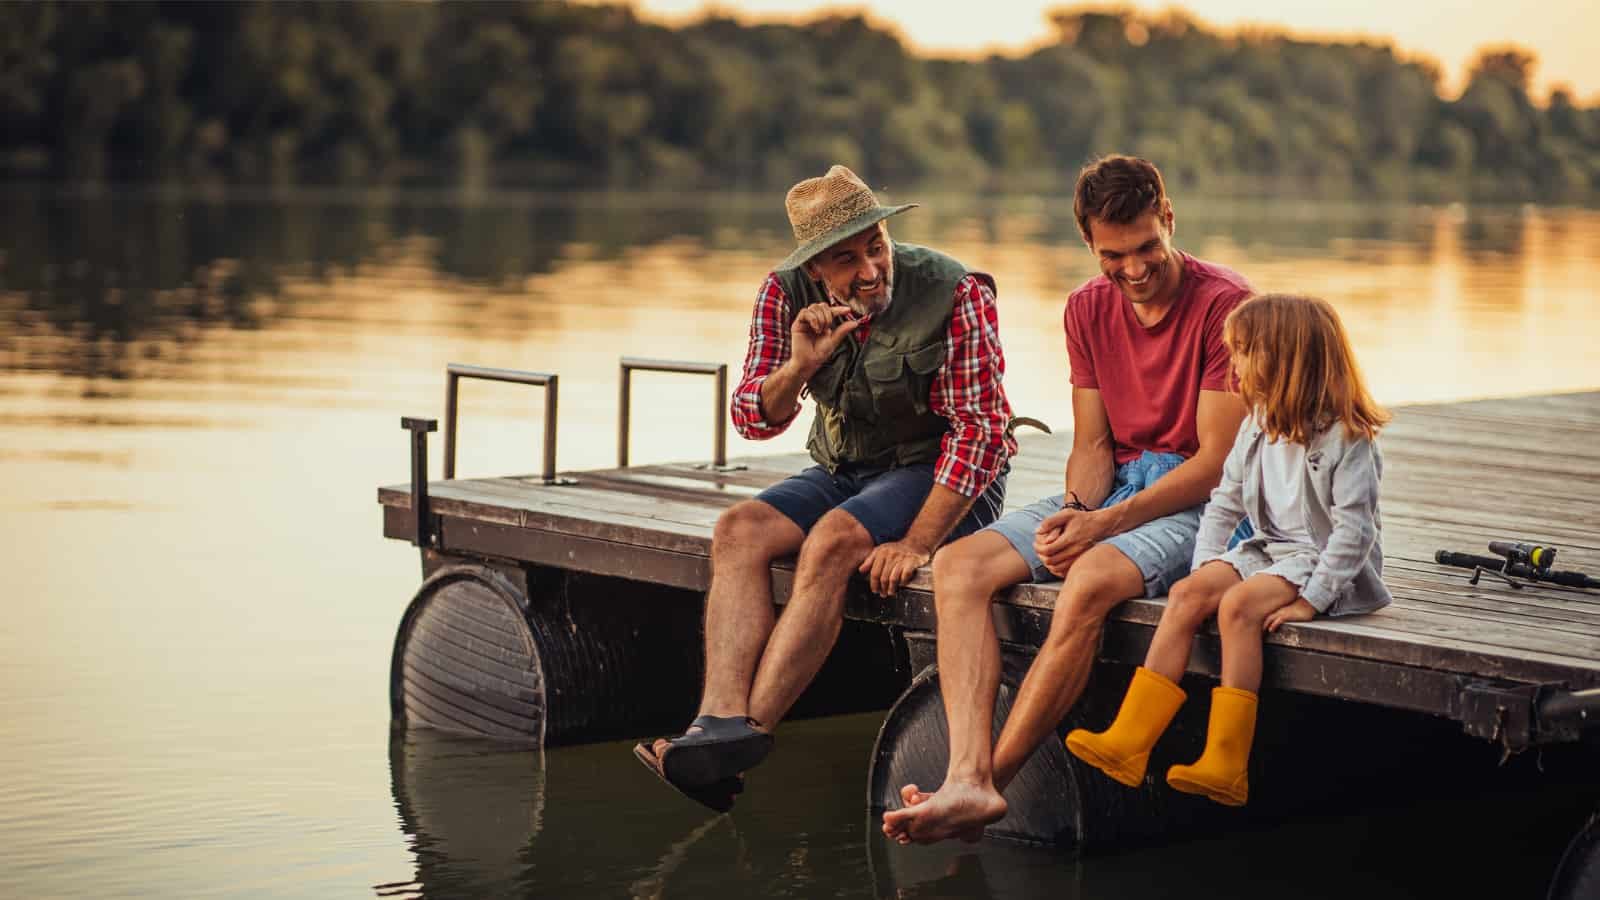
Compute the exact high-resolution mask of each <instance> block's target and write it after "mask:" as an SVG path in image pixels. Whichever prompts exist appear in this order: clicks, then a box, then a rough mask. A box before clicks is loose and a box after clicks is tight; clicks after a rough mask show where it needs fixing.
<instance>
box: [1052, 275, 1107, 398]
mask: <svg viewBox="0 0 1600 900" xmlns="http://www.w3.org/2000/svg"><path fill="white" fill-rule="evenodd" d="M1084 302H1086V301H1083V300H1081V298H1080V296H1079V295H1078V294H1072V295H1071V296H1069V297H1067V308H1066V310H1064V311H1063V312H1062V314H1061V324H1062V328H1063V329H1065V331H1066V333H1067V365H1068V366H1070V367H1071V369H1072V374H1071V377H1070V379H1069V381H1070V383H1071V384H1072V386H1073V387H1081V388H1095V389H1099V387H1100V379H1099V378H1097V377H1096V376H1095V372H1094V356H1093V355H1092V354H1090V353H1089V342H1088V340H1087V338H1088V335H1086V334H1084V329H1085V327H1086V325H1085V323H1084V321H1083V319H1082V318H1080V317H1079V316H1077V315H1074V307H1078V308H1080V309H1081V307H1082V304H1083V303H1084Z"/></svg>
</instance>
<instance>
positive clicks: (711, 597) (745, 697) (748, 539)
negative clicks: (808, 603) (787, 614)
mask: <svg viewBox="0 0 1600 900" xmlns="http://www.w3.org/2000/svg"><path fill="white" fill-rule="evenodd" d="M804 538H805V533H804V532H802V531H801V530H800V527H799V526H798V525H796V524H794V521H793V520H791V519H790V518H789V517H788V516H786V515H784V514H783V513H780V512H778V511H777V510H776V509H774V508H773V507H771V506H768V505H767V504H765V503H762V502H760V501H758V500H747V501H745V502H743V503H739V504H736V505H734V506H732V507H730V508H729V509H728V511H727V512H724V513H723V514H722V515H721V517H719V518H718V519H717V526H716V530H715V531H714V532H713V533H712V538H711V590H710V592H709V593H708V594H707V595H706V682H705V692H704V693H703V694H702V695H701V699H700V714H701V715H711V716H743V715H748V714H749V709H750V685H751V682H752V681H754V679H755V671H756V662H757V661H758V660H759V659H760V658H761V651H762V648H764V647H765V646H766V645H767V636H768V635H769V634H771V633H772V622H773V612H772V568H771V567H772V561H773V560H774V559H777V558H778V557H780V556H787V555H788V554H790V553H793V552H794V551H795V550H796V549H797V548H798V547H799V546H800V544H801V541H802V540H804Z"/></svg>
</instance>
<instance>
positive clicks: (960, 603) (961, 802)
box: [883, 531, 1030, 844]
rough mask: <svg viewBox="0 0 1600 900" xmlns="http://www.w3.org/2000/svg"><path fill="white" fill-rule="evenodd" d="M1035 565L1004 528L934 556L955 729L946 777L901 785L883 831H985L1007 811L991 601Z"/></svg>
mask: <svg viewBox="0 0 1600 900" xmlns="http://www.w3.org/2000/svg"><path fill="white" fill-rule="evenodd" d="M1029 574H1030V573H1029V571H1028V564H1027V562H1026V561H1025V560H1024V559H1023V558H1022V556H1021V555H1020V554H1018V553H1017V551H1016V550H1014V549H1012V547H1011V544H1010V543H1009V542H1008V541H1007V540H1006V539H1005V538H1003V537H1001V536H1000V535H999V534H996V533H994V532H983V531H980V532H978V533H977V534H974V535H972V536H970V537H967V538H963V539H962V540H959V541H956V542H955V543H953V544H951V545H949V546H948V547H945V548H943V549H942V550H940V551H939V552H938V553H937V554H935V555H934V557H933V595H934V602H935V604H936V608H937V611H938V616H939V626H938V653H939V690H940V693H941V694H942V695H943V697H944V710H945V717H946V718H947V719H948V720H949V728H950V762H949V765H948V768H947V769H946V772H945V778H944V783H943V785H942V786H940V788H939V789H938V791H936V792H935V793H933V794H929V795H924V794H923V793H922V792H921V790H920V789H919V788H918V787H917V786H916V785H914V784H908V785H905V786H904V787H902V788H901V790H900V796H901V799H902V800H904V801H905V803H906V806H905V807H904V808H902V809H897V810H892V811H890V812H888V813H885V814H884V817H883V833H884V834H886V835H888V836H889V837H890V838H892V839H894V840H896V841H899V842H900V843H903V844H904V843H909V842H910V841H912V840H917V841H922V842H930V841H938V840H943V839H945V838H948V837H953V836H957V835H962V836H970V835H971V834H972V833H973V831H974V830H976V832H977V833H978V834H982V829H983V826H984V825H986V824H988V823H990V822H994V821H997V820H998V819H1000V818H1001V817H1002V816H1004V815H1005V812H1006V802H1005V800H1004V798H1002V797H1001V796H1000V792H999V791H997V790H995V787H994V782H993V773H992V770H991V769H992V761H991V757H992V748H991V745H992V741H993V737H994V730H993V729H994V700H995V693H996V691H998V690H999V687H1000V641H999V639H998V638H997V637H996V636H995V631H994V618H993V616H992V614H991V612H990V603H991V602H992V601H993V599H994V595H995V593H996V592H998V591H1001V590H1004V589H1005V588H1007V587H1010V586H1011V585H1014V584H1018V583H1020V582H1023V581H1026V580H1027V579H1028V577H1029Z"/></svg>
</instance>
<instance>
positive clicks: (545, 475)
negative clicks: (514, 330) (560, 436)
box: [444, 363, 577, 484]
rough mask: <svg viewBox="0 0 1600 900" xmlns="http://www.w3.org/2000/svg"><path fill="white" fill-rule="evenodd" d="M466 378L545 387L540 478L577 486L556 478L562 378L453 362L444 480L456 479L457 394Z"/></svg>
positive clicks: (449, 372) (448, 373) (446, 399)
mask: <svg viewBox="0 0 1600 900" xmlns="http://www.w3.org/2000/svg"><path fill="white" fill-rule="evenodd" d="M463 378H477V379H481V380H484V381H504V382H509V383H511V384H528V385H533V386H534V387H542V388H544V466H543V469H542V470H541V471H540V473H539V475H540V478H541V479H543V481H544V483H545V484H576V483H577V482H576V481H575V480H573V479H571V478H562V477H559V476H557V475H556V404H557V400H558V397H559V391H560V378H559V377H558V376H557V375H556V374H555V373H554V372H522V371H519V370H517V369H492V368H487V367H485V366H468V365H463V364H462V363H450V364H449V365H448V366H446V367H445V391H444V477H445V479H446V480H448V479H451V478H454V477H456V394H457V393H458V391H459V389H460V385H461V379H463Z"/></svg>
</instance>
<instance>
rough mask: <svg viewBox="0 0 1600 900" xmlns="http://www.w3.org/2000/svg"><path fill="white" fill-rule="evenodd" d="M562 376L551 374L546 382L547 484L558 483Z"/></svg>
mask: <svg viewBox="0 0 1600 900" xmlns="http://www.w3.org/2000/svg"><path fill="white" fill-rule="evenodd" d="M560 380H561V379H560V377H559V376H556V375H551V376H550V378H549V379H548V380H546V381H545V383H544V471H543V472H542V473H540V474H541V475H542V476H543V478H544V483H545V484H555V483H556V399H557V392H558V391H559V390H560V387H561V385H560Z"/></svg>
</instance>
